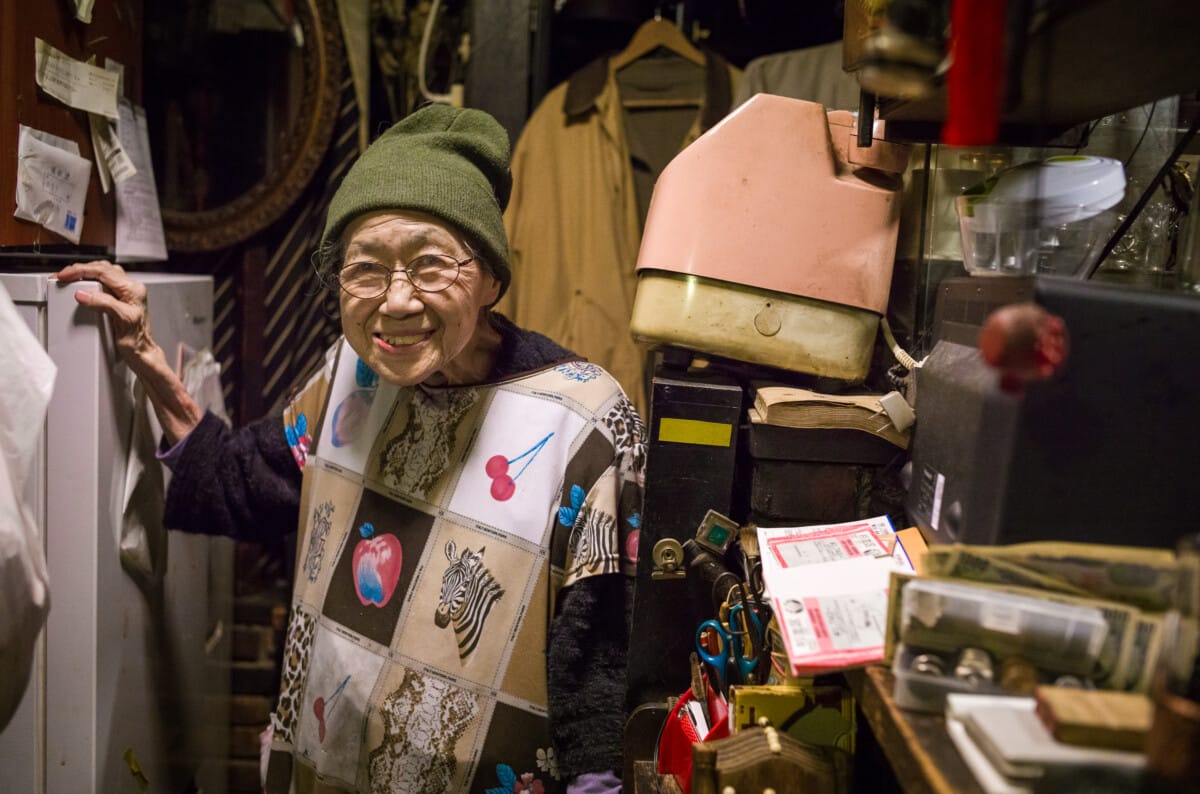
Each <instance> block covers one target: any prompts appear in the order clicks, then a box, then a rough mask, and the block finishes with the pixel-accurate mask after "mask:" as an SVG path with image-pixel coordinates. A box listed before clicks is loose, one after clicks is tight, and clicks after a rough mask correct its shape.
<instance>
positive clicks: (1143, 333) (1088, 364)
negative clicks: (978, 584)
mask: <svg viewBox="0 0 1200 794" xmlns="http://www.w3.org/2000/svg"><path fill="white" fill-rule="evenodd" d="M990 280H991V279H989V281H990ZM1026 280H1027V281H1030V282H1032V287H1033V289H1032V300H1033V301H1034V302H1036V303H1037V304H1039V305H1041V306H1042V307H1044V308H1045V309H1046V310H1047V311H1049V312H1050V313H1052V314H1055V315H1057V316H1059V317H1061V318H1062V319H1063V320H1064V321H1065V323H1066V326H1067V332H1068V335H1069V345H1070V349H1069V353H1068V356H1067V360H1066V363H1065V365H1064V366H1063V367H1062V369H1061V370H1060V371H1059V372H1058V373H1057V374H1056V375H1055V376H1054V377H1052V378H1051V379H1049V380H1047V381H1043V382H1034V383H1030V384H1029V385H1028V387H1027V389H1026V391H1025V393H1024V394H1023V395H1018V396H1014V395H1011V394H1006V393H1004V392H1002V391H1001V390H1000V389H999V387H998V375H997V373H996V372H995V371H994V370H992V369H991V368H989V367H988V366H987V365H986V364H984V363H983V361H982V359H981V357H980V354H979V351H978V350H976V349H975V348H973V347H968V346H967V345H965V344H961V343H960V342H956V341H950V340H948V339H945V338H943V339H941V340H940V341H938V342H937V343H936V345H935V346H934V349H933V351H932V353H931V354H930V355H929V357H928V359H927V360H926V361H925V363H924V365H923V366H922V367H921V368H920V370H919V371H918V375H917V404H916V407H917V425H916V429H915V433H914V438H913V460H912V463H913V471H912V483H911V486H910V489H909V496H908V509H909V513H910V516H911V518H912V519H913V520H914V521H915V522H916V523H917V524H918V525H919V526H920V528H921V530H922V533H923V534H924V536H925V538H926V540H927V541H928V542H930V543H945V542H955V541H957V542H962V543H983V544H988V543H1015V542H1020V541H1029V540H1071V541H1080V542H1091V543H1112V544H1123V545H1140V546H1173V545H1174V543H1175V541H1176V540H1177V539H1178V537H1179V536H1180V535H1182V534H1184V533H1185V532H1189V531H1194V527H1195V523H1196V519H1195V513H1194V510H1195V506H1194V503H1193V501H1192V499H1193V494H1194V488H1195V485H1196V483H1197V482H1200V454H1198V453H1200V444H1198V443H1197V442H1198V441H1200V431H1198V430H1197V411H1196V409H1197V407H1198V406H1200V298H1198V297H1196V296H1192V295H1185V294H1179V293H1168V292H1163V291H1147V290H1141V289H1134V288H1129V287H1116V286H1112V285H1105V284H1097V283H1091V282H1079V281H1072V280H1067V279H1056V278H1045V277H1036V278H1033V279H1026ZM939 308H940V307H939Z"/></svg>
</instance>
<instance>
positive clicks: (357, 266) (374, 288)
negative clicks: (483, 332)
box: [335, 254, 475, 300]
mask: <svg viewBox="0 0 1200 794" xmlns="http://www.w3.org/2000/svg"><path fill="white" fill-rule="evenodd" d="M474 259H475V257H473V256H469V257H467V258H466V259H463V260H458V259H455V258H454V257H452V256H450V255H449V254H422V255H421V256H418V257H417V258H416V259H414V260H413V261H411V262H409V263H408V264H407V265H405V266H404V267H400V268H395V269H393V268H390V267H387V266H385V265H381V264H379V263H378V262H349V263H347V264H346V265H344V266H343V267H342V269H341V270H339V271H338V272H337V275H336V276H335V278H336V279H337V283H338V286H340V287H341V288H342V289H344V290H345V291H346V292H347V293H349V294H350V295H352V296H354V297H355V298H362V299H363V300H371V299H373V298H378V297H379V296H381V295H383V294H384V293H386V292H387V291H388V289H390V288H391V286H392V278H393V277H394V276H395V274H396V273H403V274H404V275H405V277H406V278H407V279H408V281H409V283H410V284H412V285H413V288H414V289H415V290H417V291H418V292H442V291H444V290H446V289H449V288H450V287H451V286H452V285H453V284H454V282H456V281H458V274H459V271H460V270H462V266H463V265H465V264H467V263H469V262H471V261H473V260H474Z"/></svg>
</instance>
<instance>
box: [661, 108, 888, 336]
mask: <svg viewBox="0 0 1200 794" xmlns="http://www.w3.org/2000/svg"><path fill="white" fill-rule="evenodd" d="M878 126H879V123H878V122H877V127H878ZM854 128H855V124H854V117H853V116H852V115H851V114H849V113H847V112H845V111H835V112H834V113H830V114H828V115H827V114H826V111H825V108H824V107H823V106H822V105H820V104H817V103H815V102H804V101H801V100H798V99H789V98H786V97H779V96H773V95H770V94H756V95H755V96H754V97H752V98H751V99H750V100H749V101H747V102H746V103H744V104H743V105H742V106H741V107H739V108H738V109H737V110H735V111H734V112H733V113H731V114H730V115H729V116H728V117H726V118H725V119H724V120H723V121H721V122H720V123H719V124H717V125H716V126H714V127H713V128H712V129H710V130H709V131H708V132H706V133H705V134H704V135H702V136H701V137H700V138H698V139H697V140H696V141H695V142H694V143H692V145H691V146H689V147H688V148H687V149H685V150H683V151H682V152H680V153H679V154H678V155H677V156H676V157H675V158H674V159H673V160H672V161H671V162H670V163H669V164H668V165H667V167H666V169H664V171H663V173H662V175H661V176H660V177H659V179H658V182H657V183H656V185H655V187H654V194H653V196H652V198H651V201H650V210H649V214H648V216H647V220H646V228H645V231H644V233H643V235H642V244H641V249H640V251H639V254H638V263H637V269H638V270H639V271H642V270H664V271H672V272H677V273H686V274H691V275H695V276H702V277H706V278H712V279H719V280H722V281H728V282H732V283H735V284H745V285H749V286H752V287H759V288H761V289H766V290H773V291H777V292H784V293H789V294H793V295H801V296H804V297H808V298H815V299H818V300H826V301H831V302H833V303H840V304H844V305H847V306H852V307H857V308H861V309H868V310H870V311H874V312H877V313H879V314H883V313H884V311H885V310H886V309H887V297H888V290H889V286H890V283H891V277H892V263H893V260H894V258H895V250H896V231H897V224H898V220H899V212H900V197H899V187H900V184H901V180H900V178H899V176H898V174H899V173H900V172H901V171H903V169H904V168H905V166H906V165H907V162H908V147H907V146H904V145H900V144H893V143H888V142H886V141H882V140H878V139H877V140H875V141H873V145H872V146H871V147H869V148H866V149H860V148H859V147H858V146H857V145H856V139H855V129H854Z"/></svg>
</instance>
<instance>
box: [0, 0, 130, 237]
mask: <svg viewBox="0 0 1200 794" xmlns="http://www.w3.org/2000/svg"><path fill="white" fill-rule="evenodd" d="M37 37H40V38H42V39H44V40H45V41H46V42H48V43H49V44H52V45H54V46H55V47H57V48H58V49H60V50H62V51H63V52H65V53H66V54H68V55H70V56H71V57H73V58H76V59H78V60H82V61H86V60H87V59H88V58H89V57H90V56H93V55H94V56H96V62H97V63H98V64H100V65H101V66H103V64H104V59H105V58H106V57H108V58H112V59H114V60H117V61H120V62H121V63H122V64H124V66H125V96H127V97H129V98H130V99H132V100H133V101H134V102H141V98H142V0H113V2H98V3H96V5H95V9H94V10H93V12H92V22H91V24H84V23H83V22H79V21H77V20H76V19H75V17H74V10H73V5H72V4H71V3H70V2H68V0H46V1H44V2H33V1H31V0H0V80H3V85H0V185H2V186H4V190H5V193H4V196H3V200H4V201H5V202H6V203H5V204H4V208H3V210H2V211H0V246H27V247H34V246H38V247H51V248H55V247H64V246H71V245H72V244H71V242H70V241H69V240H67V239H66V238H63V237H59V236H58V235H57V234H54V233H53V232H51V231H48V230H46V229H43V228H42V227H41V226H39V225H37V224H36V223H31V222H29V221H22V220H18V219H16V218H14V217H13V210H14V209H15V205H14V204H13V186H14V185H16V180H17V141H18V137H19V135H18V127H17V125H18V124H24V125H26V126H28V127H34V128H36V129H39V130H44V131H45V132H49V133H53V134H54V135H60V136H62V137H64V138H70V139H71V140H73V141H75V142H76V143H78V144H79V152H80V155H81V156H83V157H86V158H87V159H89V160H93V161H94V159H95V158H94V157H93V155H92V138H91V131H90V128H89V127H88V120H87V114H86V113H84V112H83V111H79V110H75V109H73V108H69V107H67V106H66V105H64V104H63V103H62V102H60V101H58V100H57V99H55V98H54V97H52V96H50V95H48V94H46V93H45V92H43V91H42V90H41V89H40V88H39V87H38V85H37V80H36V78H35V68H34V39H35V38H37ZM115 220H116V209H115V205H114V203H113V196H112V194H111V193H110V194H108V195H107V196H106V195H104V193H103V191H102V190H101V188H100V177H99V176H98V175H97V174H96V172H95V169H93V171H92V178H91V182H90V183H89V185H88V196H87V203H86V205H85V207H84V223H83V233H82V237H81V239H80V243H79V244H80V245H81V246H97V247H102V248H105V249H111V248H112V246H113V244H114V242H115V239H116V223H115Z"/></svg>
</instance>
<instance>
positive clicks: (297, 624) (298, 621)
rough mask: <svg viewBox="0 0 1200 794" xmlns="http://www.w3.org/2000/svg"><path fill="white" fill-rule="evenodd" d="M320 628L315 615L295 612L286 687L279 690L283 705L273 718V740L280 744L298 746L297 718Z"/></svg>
mask: <svg viewBox="0 0 1200 794" xmlns="http://www.w3.org/2000/svg"><path fill="white" fill-rule="evenodd" d="M316 625H317V622H316V620H315V619H314V618H313V616H312V615H310V614H308V613H307V612H304V611H303V610H299V609H294V610H293V612H292V619H291V622H290V624H289V625H288V635H287V642H286V644H285V645H284V649H283V683H282V684H281V686H280V690H279V703H278V705H276V706H275V713H273V714H272V715H271V726H272V728H273V729H274V737H273V738H274V739H275V740H277V741H282V742H287V743H288V744H295V737H296V718H297V715H298V714H299V713H300V706H301V698H302V696H303V693H304V682H305V680H306V679H307V678H308V661H309V658H310V657H311V655H312V645H313V634H314V631H315V629H316Z"/></svg>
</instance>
